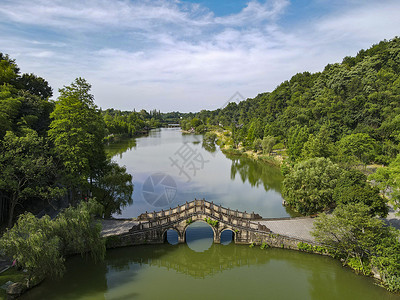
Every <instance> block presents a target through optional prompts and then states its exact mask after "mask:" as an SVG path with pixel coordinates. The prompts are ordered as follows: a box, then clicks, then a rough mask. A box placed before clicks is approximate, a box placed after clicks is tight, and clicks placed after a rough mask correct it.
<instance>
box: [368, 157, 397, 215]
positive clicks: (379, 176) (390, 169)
mask: <svg viewBox="0 0 400 300" xmlns="http://www.w3.org/2000/svg"><path fill="white" fill-rule="evenodd" d="M369 179H370V180H373V181H375V182H376V183H377V184H378V187H379V189H380V190H381V191H383V192H384V193H388V194H390V198H391V199H392V200H393V202H394V205H395V207H396V208H399V207H400V154H399V155H397V157H396V159H395V160H394V161H393V162H391V163H390V165H389V166H387V167H382V168H378V169H377V170H376V172H375V173H373V174H371V175H369Z"/></svg>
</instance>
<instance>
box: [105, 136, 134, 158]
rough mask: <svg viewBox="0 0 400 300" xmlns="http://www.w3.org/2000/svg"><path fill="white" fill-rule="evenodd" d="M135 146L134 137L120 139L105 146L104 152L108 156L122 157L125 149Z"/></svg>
mask: <svg viewBox="0 0 400 300" xmlns="http://www.w3.org/2000/svg"><path fill="white" fill-rule="evenodd" d="M135 148H136V139H122V140H120V141H118V142H115V143H111V144H108V145H107V146H106V154H107V155H108V156H109V157H115V156H117V155H118V156H119V158H122V154H123V153H125V152H126V151H129V150H132V149H135Z"/></svg>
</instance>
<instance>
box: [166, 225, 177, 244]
mask: <svg viewBox="0 0 400 300" xmlns="http://www.w3.org/2000/svg"><path fill="white" fill-rule="evenodd" d="M168 230H173V231H175V232H176V233H177V234H178V243H181V242H182V233H181V231H180V230H179V229H178V228H176V227H174V226H170V227H167V228H165V229H164V230H163V232H162V239H163V241H164V243H166V242H167V237H168Z"/></svg>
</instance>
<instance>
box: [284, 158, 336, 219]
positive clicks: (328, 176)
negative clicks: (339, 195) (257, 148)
mask: <svg viewBox="0 0 400 300" xmlns="http://www.w3.org/2000/svg"><path fill="white" fill-rule="evenodd" d="M341 173H342V170H341V169H340V168H339V166H338V165H336V164H334V163H332V162H331V160H330V159H327V158H322V157H321V158H311V159H308V160H305V161H302V162H300V163H298V164H297V165H295V167H294V168H293V170H292V171H291V172H290V173H289V174H288V175H286V177H285V179H284V180H283V187H282V195H283V197H284V199H285V201H286V203H287V204H288V205H289V206H291V207H292V208H294V209H295V210H297V211H298V212H300V213H301V214H306V215H309V214H313V213H316V212H320V211H322V210H324V209H328V208H332V207H334V206H335V202H334V201H333V191H334V189H335V187H336V184H337V181H338V179H339V178H340V176H341Z"/></svg>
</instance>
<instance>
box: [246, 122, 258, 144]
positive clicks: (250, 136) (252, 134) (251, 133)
mask: <svg viewBox="0 0 400 300" xmlns="http://www.w3.org/2000/svg"><path fill="white" fill-rule="evenodd" d="M255 138H256V124H255V122H251V124H250V127H249V129H248V130H247V137H246V145H250V146H251V145H253V142H254V139H255Z"/></svg>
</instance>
